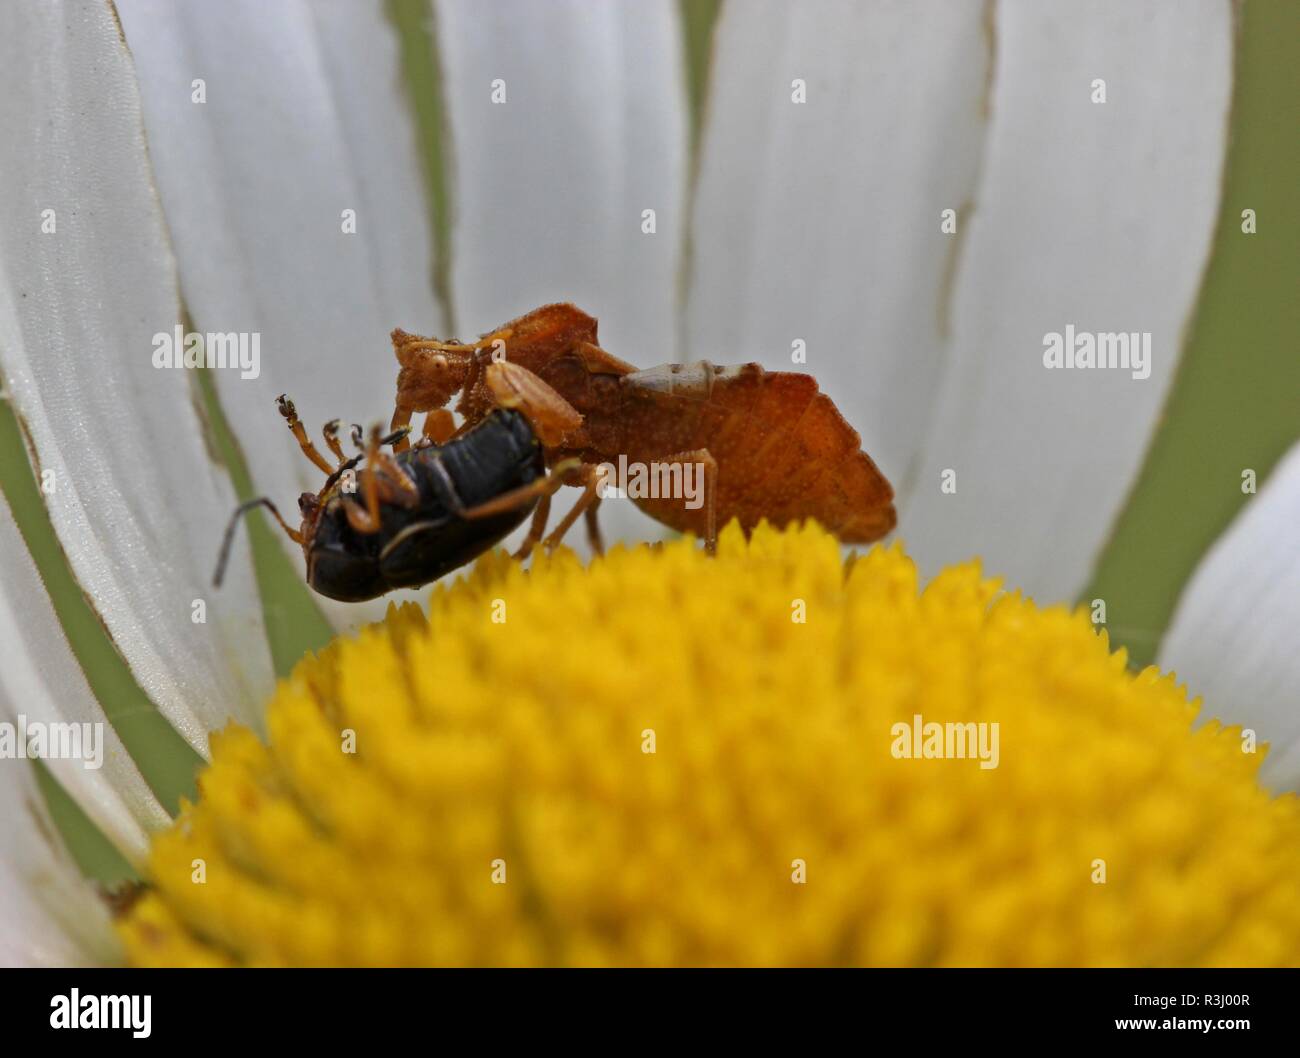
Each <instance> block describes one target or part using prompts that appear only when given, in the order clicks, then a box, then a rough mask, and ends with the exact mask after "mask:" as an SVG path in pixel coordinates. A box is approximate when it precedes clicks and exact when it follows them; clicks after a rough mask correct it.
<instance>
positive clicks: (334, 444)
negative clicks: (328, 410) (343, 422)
mask: <svg viewBox="0 0 1300 1058" xmlns="http://www.w3.org/2000/svg"><path fill="white" fill-rule="evenodd" d="M321 433H322V434H323V435H324V437H325V444H326V447H328V448H329V450H330V451H331V452H333V453H334V457H335V458H336V459H337V460H338V461H339V466H342V465H343V464H344V463H346V462H347V461H348V457H347V456H345V455H344V454H343V446H342V445H341V444H339V421H338V419H331V420H330V421H329V422H327V423H326V424H325V425H324V426H323V427H321Z"/></svg>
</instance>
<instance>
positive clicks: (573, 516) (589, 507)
mask: <svg viewBox="0 0 1300 1058" xmlns="http://www.w3.org/2000/svg"><path fill="white" fill-rule="evenodd" d="M580 484H581V485H582V495H581V496H579V497H578V501H577V502H576V503H575V504H574V505H573V509H572V510H570V511H569V513H568V514H566V515H565V516H564V517H563V518H561V519H560V524H559V525H557V526H556V527H555V530H554V531H553V532H552V533H551V535H550V536H548V537H547V538H546V539H545V540H543V541H542V546H543V547H544V548H546V550H547V551H550V550H551V549H552V548H555V547H557V546H558V545H559V543H560V541H561V540H563V539H564V534H565V533H567V532H568V531H569V530H570V529H571V528H573V523H574V522H576V521H577V520H578V518H579V517H581V516H582V515H584V514H585V515H588V517H589V518H594V516H595V511H596V508H597V507H599V506H600V493H601V486H602V485H603V484H604V478H603V475H602V473H601V470H600V468H599V467H596V466H592V465H591V464H589V463H588V464H585V465H584V466H583V468H582V477H581V481H580ZM587 531H588V534H590V532H591V522H590V521H588V523H587ZM588 538H589V539H590V535H589V537H588ZM599 539H600V532H599V530H597V531H596V540H599Z"/></svg>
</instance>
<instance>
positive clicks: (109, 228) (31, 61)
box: [0, 3, 271, 752]
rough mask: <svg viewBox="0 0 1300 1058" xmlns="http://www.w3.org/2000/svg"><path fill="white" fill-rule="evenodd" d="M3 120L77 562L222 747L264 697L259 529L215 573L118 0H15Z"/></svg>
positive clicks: (210, 524)
mask: <svg viewBox="0 0 1300 1058" xmlns="http://www.w3.org/2000/svg"><path fill="white" fill-rule="evenodd" d="M0 128H4V129H5V131H6V136H7V143H6V154H5V158H6V160H5V164H4V165H3V166H0V365H2V366H3V369H4V374H5V385H6V388H7V391H8V394H9V397H10V399H11V401H12V403H13V407H14V410H15V412H16V413H17V414H18V416H19V417H20V419H21V420H22V422H23V424H24V426H25V428H26V431H27V434H28V436H29V438H30V440H31V445H32V449H33V451H32V456H33V461H34V463H35V464H36V465H37V468H38V471H39V472H40V473H42V474H43V475H44V477H45V481H44V483H45V485H46V486H47V487H46V489H45V499H46V503H47V505H48V507H49V510H50V516H51V519H52V521H53V524H54V528H55V531H56V532H57V533H58V536H59V540H60V542H61V544H62V545H63V550H64V551H65V552H66V553H67V555H68V559H69V561H70V563H71V565H72V569H73V572H74V573H75V575H76V577H77V580H78V581H79V582H80V583H81V585H82V587H83V588H84V589H85V591H86V594H87V597H88V598H89V600H90V602H91V603H92V605H93V606H94V607H95V608H96V610H97V611H98V613H99V614H100V616H101V617H102V619H103V621H104V623H105V626H106V628H107V629H108V631H109V633H110V634H111V635H112V637H113V640H114V642H115V643H116V645H117V648H118V649H119V650H120V651H121V653H122V654H123V656H124V657H125V658H126V660H127V662H128V664H129V665H130V666H131V670H132V672H133V673H134V675H135V677H136V679H137V680H139V682H140V685H141V686H142V687H143V688H144V690H145V691H146V693H148V695H149V697H150V698H151V699H152V700H153V701H154V702H155V703H156V704H157V705H158V707H159V708H160V709H161V710H162V712H163V713H164V714H165V715H166V717H167V718H168V719H169V720H170V721H171V722H172V724H173V725H174V726H176V727H177V729H178V730H180V732H181V733H182V734H183V735H184V736H185V737H186V738H187V739H188V740H189V741H190V743H191V744H192V745H194V747H195V748H196V749H198V750H199V751H200V752H205V751H206V749H207V738H206V734H207V731H208V730H210V729H211V728H213V727H217V726H220V725H221V724H223V723H224V722H225V720H226V718H227V717H228V716H229V715H230V714H231V713H232V712H233V713H235V714H236V715H240V716H242V717H243V718H244V719H246V720H252V719H253V718H254V717H256V716H257V715H258V713H257V706H258V704H259V702H260V699H261V698H262V697H263V696H264V695H265V694H266V693H267V691H268V690H269V688H270V685H271V667H270V656H269V652H268V651H267V648H266V641H265V637H264V634H263V630H262V621H261V606H260V603H259V602H258V599H257V595H256V592H255V590H254V587H253V583H252V571H251V564H250V563H249V561H248V558H247V554H246V552H245V551H244V550H243V549H242V548H241V550H240V553H239V554H238V555H237V556H236V562H235V568H234V569H233V570H232V576H231V578H230V580H229V581H228V582H227V585H226V588H225V589H224V590H223V591H222V592H220V593H219V594H218V593H213V592H212V591H211V588H210V578H211V575H212V563H213V555H214V553H215V551H216V547H217V544H218V541H219V538H220V534H221V526H222V523H223V522H224V520H225V518H226V517H227V516H228V514H229V512H230V510H231V508H232V505H233V503H234V496H233V493H232V491H231V489H230V485H229V481H228V479H227V477H226V475H225V473H224V472H223V471H222V470H221V469H220V468H219V467H217V466H216V465H215V464H214V462H213V459H212V457H211V455H210V453H209V452H208V451H207V449H206V447H205V443H204V438H203V433H202V427H201V424H200V420H199V417H198V415H197V414H196V412H195V410H194V407H193V390H192V389H191V383H192V381H193V380H192V379H191V378H190V376H188V375H187V374H186V373H185V372H181V371H160V370H156V369H155V368H154V367H153V366H152V356H153V342H152V339H153V336H154V335H155V334H156V333H158V332H170V331H171V329H172V327H173V326H174V325H175V323H176V321H177V319H178V306H177V300H176V274H175V271H174V269H173V262H172V259H171V255H170V250H169V247H168V243H167V237H166V232H165V230H164V227H163V222H162V216H161V214H160V213H159V210H158V203H157V199H156V197H155V195H154V191H153V188H152V187H151V185H150V174H149V166H148V159H147V157H146V153H145V146H144V140H143V136H142V131H141V125H140V112H139V109H138V100H137V94H136V86H135V80H134V77H133V75H132V72H131V64H130V58H129V56H128V55H127V52H126V48H125V47H124V46H123V43H122V40H121V37H120V35H119V33H118V27H117V24H116V22H115V20H114V18H113V16H112V10H111V8H110V7H108V6H106V5H104V4H98V3H96V4H85V3H68V4H62V3H42V4H4V5H0ZM47 210H52V211H54V212H53V214H49V213H45V212H44V211H47ZM51 217H52V218H53V222H54V224H55V225H56V229H55V231H54V232H52V233H49V234H46V233H43V231H42V224H43V222H44V221H49V220H50V219H51ZM196 599H205V600H206V601H207V622H206V623H204V624H195V623H193V622H192V621H191V614H192V612H193V611H192V603H193V601H194V600H196Z"/></svg>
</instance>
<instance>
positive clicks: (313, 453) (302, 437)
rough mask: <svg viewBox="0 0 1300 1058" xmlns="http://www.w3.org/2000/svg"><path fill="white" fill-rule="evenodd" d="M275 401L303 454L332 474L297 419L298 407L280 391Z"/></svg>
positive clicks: (332, 469)
mask: <svg viewBox="0 0 1300 1058" xmlns="http://www.w3.org/2000/svg"><path fill="white" fill-rule="evenodd" d="M275 403H276V405H277V406H278V407H279V409H280V414H281V415H283V416H284V418H285V421H286V422H287V423H288V424H289V429H290V430H291V431H292V433H293V436H294V437H295V438H297V440H298V447H299V448H301V449H302V452H303V455H305V456H306V457H307V458H308V459H310V460H311V461H312V462H313V463H315V464H316V465H317V466H318V467H320V468H321V470H323V471H325V473H326V474H333V473H334V468H333V467H332V466H330V465H329V463H328V462H327V461H326V459H325V457H324V456H323V455H321V454H320V452H318V451H317V450H316V446H315V445H314V444H312V443H311V438H310V437H308V436H307V429H306V427H304V426H303V424H302V422H301V421H300V420H299V419H298V409H297V408H295V407H294V406H293V401H291V400H290V399H289V398H288V397H286V396H285V395H284V394H283V393H281V394H280V395H279V396H278V397H276V398H275Z"/></svg>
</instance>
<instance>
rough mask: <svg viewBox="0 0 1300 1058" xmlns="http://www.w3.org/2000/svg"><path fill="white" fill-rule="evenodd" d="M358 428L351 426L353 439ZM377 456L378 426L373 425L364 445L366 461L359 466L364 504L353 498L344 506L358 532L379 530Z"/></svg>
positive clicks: (375, 531)
mask: <svg viewBox="0 0 1300 1058" xmlns="http://www.w3.org/2000/svg"><path fill="white" fill-rule="evenodd" d="M358 430H359V427H353V433H352V436H353V440H354V441H355V440H358V438H357V432H358ZM378 456H379V428H378V427H375V428H374V429H372V430H371V431H370V443H369V444H368V445H367V446H366V462H365V465H364V466H363V467H362V468H361V496H362V498H363V499H364V500H365V506H364V507H362V506H361V505H360V504H358V503H357V502H356V501H355V500H353V501H352V502H351V503H348V504H347V506H346V507H345V508H344V510H345V511H346V512H347V518H348V524H349V525H350V526H352V528H353V529H355V530H356V531H357V532H358V533H366V534H370V533H377V532H379V475H378V474H377V473H376V472H375V464H376V463H377V461H378Z"/></svg>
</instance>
